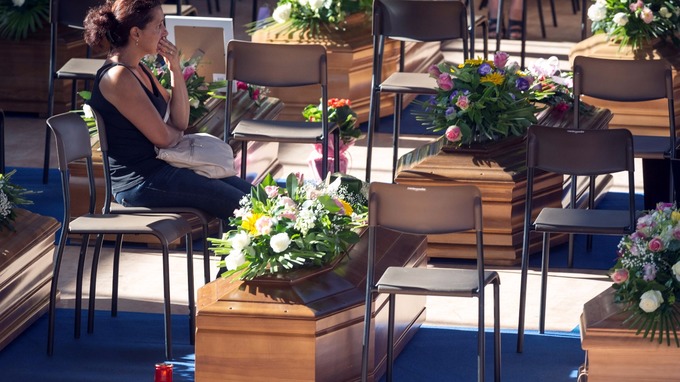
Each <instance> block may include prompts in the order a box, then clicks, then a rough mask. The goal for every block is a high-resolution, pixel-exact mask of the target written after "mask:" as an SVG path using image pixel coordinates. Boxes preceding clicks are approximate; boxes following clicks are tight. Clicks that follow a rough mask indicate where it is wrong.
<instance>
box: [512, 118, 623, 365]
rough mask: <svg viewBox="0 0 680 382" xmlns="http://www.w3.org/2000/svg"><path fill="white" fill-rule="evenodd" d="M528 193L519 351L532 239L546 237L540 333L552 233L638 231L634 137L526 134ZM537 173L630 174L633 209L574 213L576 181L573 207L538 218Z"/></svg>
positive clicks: (540, 129) (552, 131)
mask: <svg viewBox="0 0 680 382" xmlns="http://www.w3.org/2000/svg"><path fill="white" fill-rule="evenodd" d="M526 166H527V192H526V204H525V206H526V207H525V212H524V236H523V243H524V244H523V247H522V270H521V280H520V306H519V324H518V328H517V352H522V351H523V347H524V321H525V312H526V292H527V273H528V267H529V236H530V234H531V233H532V232H540V233H543V250H542V253H543V254H542V256H543V257H542V266H541V306H540V316H539V331H540V332H541V333H544V332H545V310H546V306H545V305H546V304H545V300H546V291H547V281H548V264H549V258H550V234H553V233H569V234H593V235H624V234H628V233H631V232H633V230H634V229H635V179H634V175H633V173H634V170H635V164H634V158H633V136H632V135H631V133H630V131H628V130H626V129H612V130H575V129H564V128H554V127H547V126H540V125H533V126H530V127H529V129H528V132H527V164H526ZM536 171H549V172H553V173H557V174H563V175H567V176H572V177H575V176H597V175H604V174H611V173H616V172H620V171H627V172H628V206H627V207H628V208H627V209H625V210H602V209H594V208H589V209H584V208H575V200H576V187H575V182H571V195H572V197H571V203H570V206H569V208H553V207H547V208H543V209H542V210H541V211H540V213H539V214H538V216H537V217H536V218H535V219H533V217H532V211H533V197H534V193H533V189H534V174H535V173H536Z"/></svg>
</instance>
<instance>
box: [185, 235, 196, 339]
mask: <svg viewBox="0 0 680 382" xmlns="http://www.w3.org/2000/svg"><path fill="white" fill-rule="evenodd" d="M185 238H186V239H185V241H186V243H187V244H186V246H187V285H188V289H189V298H188V302H189V343H190V344H192V345H194V343H195V342H196V303H195V298H194V253H193V248H192V241H191V240H192V239H191V234H190V233H189V234H187V235H186V236H185Z"/></svg>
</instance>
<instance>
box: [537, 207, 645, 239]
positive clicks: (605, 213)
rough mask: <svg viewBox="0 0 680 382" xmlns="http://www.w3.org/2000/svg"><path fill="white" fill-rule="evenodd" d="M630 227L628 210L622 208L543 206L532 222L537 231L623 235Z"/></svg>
mask: <svg viewBox="0 0 680 382" xmlns="http://www.w3.org/2000/svg"><path fill="white" fill-rule="evenodd" d="M631 229H632V227H631V226H630V212H629V211H624V210H595V209H593V210H590V209H578V208H574V209H570V208H564V209H563V208H544V209H542V210H541V212H540V213H539V214H538V217H536V221H535V222H534V230H535V231H539V232H569V233H577V234H578V233H586V234H594V235H597V234H608V235H615V234H621V235H623V234H624V233H626V232H630V230H631Z"/></svg>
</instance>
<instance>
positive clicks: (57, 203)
mask: <svg viewBox="0 0 680 382" xmlns="http://www.w3.org/2000/svg"><path fill="white" fill-rule="evenodd" d="M12 170H16V173H14V175H12V182H13V183H15V184H18V185H20V186H22V187H23V188H25V189H26V190H28V191H32V192H33V193H32V194H29V195H26V197H25V198H26V199H28V200H30V201H32V202H33V204H27V205H22V206H20V207H21V208H23V209H25V210H28V211H31V212H33V213H36V214H40V215H43V216H51V217H53V218H55V219H57V220H59V221H61V220H62V219H63V218H64V207H63V206H64V201H63V199H62V192H61V179H60V177H59V170H57V169H50V170H49V182H48V183H47V184H43V183H42V173H43V170H42V168H28V167H8V168H7V169H6V172H10V171H12Z"/></svg>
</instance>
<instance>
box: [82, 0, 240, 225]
mask: <svg viewBox="0 0 680 382" xmlns="http://www.w3.org/2000/svg"><path fill="white" fill-rule="evenodd" d="M167 35H168V32H167V31H166V29H165V22H164V15H163V11H162V9H161V2H160V1H159V0H116V1H107V2H106V3H105V4H104V5H101V6H99V7H97V8H93V9H91V10H90V11H89V13H88V15H87V17H86V18H85V41H86V42H87V44H88V45H90V46H91V47H96V48H106V47H108V49H109V55H108V58H107V60H106V63H105V64H104V66H102V68H101V69H100V70H99V71H98V73H97V77H96V80H95V83H94V88H93V91H92V97H91V99H90V101H89V104H90V105H91V106H92V107H93V108H94V109H95V110H97V111H98V112H99V114H101V116H102V118H103V119H104V122H105V123H106V127H107V129H106V135H107V138H108V143H109V151H108V156H109V159H110V163H111V180H112V191H113V194H114V196H115V198H116V201H117V202H118V203H121V204H122V205H124V206H144V207H193V208H198V209H201V210H204V211H206V212H209V213H211V214H213V215H215V216H217V217H219V218H221V219H224V220H227V219H228V218H229V217H230V216H232V214H233V212H234V210H235V209H236V208H238V206H239V201H240V200H241V198H242V197H243V196H244V195H246V194H247V193H249V192H250V189H251V184H250V183H248V182H246V181H244V180H242V179H241V178H240V177H237V176H231V177H228V178H223V179H210V178H207V177H204V176H201V175H198V174H197V173H195V172H194V171H192V170H190V169H184V168H176V167H173V166H171V165H169V164H167V163H166V162H164V161H162V160H160V159H157V158H156V151H155V148H156V147H158V148H166V147H172V146H174V145H175V144H176V143H177V142H178V141H179V139H180V138H181V137H182V135H183V134H184V130H186V129H187V127H188V125H189V107H190V106H189V97H188V94H187V88H186V84H185V82H184V78H183V76H182V68H181V66H180V60H179V52H178V51H177V47H176V46H174V45H173V44H172V43H171V42H169V41H168V40H167V38H166V37H167ZM157 54H160V55H161V56H162V57H163V59H164V60H165V61H166V62H167V64H168V68H169V70H170V71H171V78H172V81H171V82H172V96H171V94H170V93H169V92H168V91H166V90H165V89H164V88H163V87H162V86H161V85H160V83H159V82H158V80H157V79H156V78H155V77H154V76H153V75H152V74H151V72H150V71H149V70H148V69H147V68H145V66H144V64H142V63H141V59H142V58H143V57H144V56H146V55H154V56H156V55H157ZM167 113H169V117H168V116H167Z"/></svg>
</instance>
